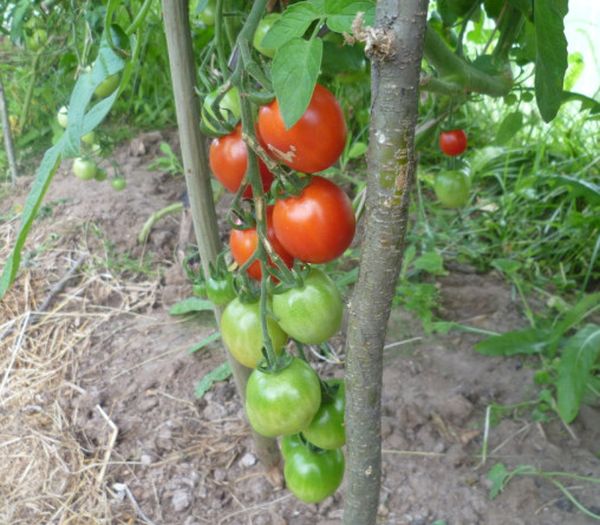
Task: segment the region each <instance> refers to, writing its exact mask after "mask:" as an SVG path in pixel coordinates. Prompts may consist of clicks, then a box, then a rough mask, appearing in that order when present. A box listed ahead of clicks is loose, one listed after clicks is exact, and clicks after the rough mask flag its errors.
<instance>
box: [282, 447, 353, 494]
mask: <svg viewBox="0 0 600 525" xmlns="http://www.w3.org/2000/svg"><path fill="white" fill-rule="evenodd" d="M344 463H345V462H344V454H343V452H342V451H341V450H340V449H336V450H319V449H315V448H313V447H311V446H310V445H309V444H302V445H300V446H296V447H294V448H292V449H290V450H289V453H288V455H287V457H286V458H285V466H284V469H283V475H284V477H285V483H286V485H287V488H288V489H289V490H290V492H292V493H293V494H294V496H296V497H297V498H298V499H299V500H301V501H304V502H306V503H318V502H319V501H323V500H324V499H325V498H327V497H328V496H331V495H332V494H333V493H334V492H335V491H336V490H337V488H338V487H339V486H340V484H341V483H342V479H343V478H344V466H345V465H344Z"/></svg>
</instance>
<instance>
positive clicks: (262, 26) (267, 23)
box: [252, 13, 281, 58]
mask: <svg viewBox="0 0 600 525" xmlns="http://www.w3.org/2000/svg"><path fill="white" fill-rule="evenodd" d="M280 18H281V14H280V13H269V14H268V15H267V16H265V17H264V18H263V19H262V20H261V21H260V22H259V23H258V27H257V28H256V31H255V32H254V38H253V39H252V45H253V46H254V49H256V50H257V51H258V52H259V53H262V54H263V55H265V56H267V57H269V58H273V56H275V51H276V50H275V49H271V48H268V47H264V46H263V45H262V41H263V39H264V38H265V36H266V34H267V33H268V32H269V30H270V29H271V28H272V27H273V24H274V23H275V22H277V20H279V19H280Z"/></svg>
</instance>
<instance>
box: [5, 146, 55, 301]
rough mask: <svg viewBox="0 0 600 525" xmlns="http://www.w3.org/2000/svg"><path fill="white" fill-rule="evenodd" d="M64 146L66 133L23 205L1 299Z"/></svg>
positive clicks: (45, 160)
mask: <svg viewBox="0 0 600 525" xmlns="http://www.w3.org/2000/svg"><path fill="white" fill-rule="evenodd" d="M63 146H64V135H63V138H62V139H61V140H60V141H59V142H58V143H56V145H54V146H53V147H52V148H50V149H49V150H48V151H46V153H45V154H44V158H43V159H42V162H41V163H40V166H39V168H38V170H37V172H36V175H35V180H34V181H33V184H32V186H31V190H30V191H29V195H27V200H26V201H25V206H24V207H23V218H22V220H21V227H20V228H19V233H18V234H17V239H16V242H15V246H14V247H13V250H12V252H11V254H10V256H9V257H8V260H7V261H6V264H5V265H4V269H3V270H2V278H0V299H2V297H4V294H5V293H6V291H7V290H8V288H9V287H10V285H11V284H12V283H13V281H14V280H15V278H16V276H17V271H18V270H19V264H20V263H21V250H22V249H23V245H24V244H25V241H26V240H27V234H28V233H29V230H30V229H31V225H32V224H33V221H34V219H35V217H36V215H37V212H38V210H39V208H40V205H41V204H42V200H43V198H44V195H45V194H46V191H48V186H50V182H51V181H52V178H53V177H54V174H55V173H56V170H57V169H58V166H59V164H60V161H61V158H62V157H61V152H62V149H63Z"/></svg>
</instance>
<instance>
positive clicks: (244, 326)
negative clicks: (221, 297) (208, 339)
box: [221, 298, 288, 368]
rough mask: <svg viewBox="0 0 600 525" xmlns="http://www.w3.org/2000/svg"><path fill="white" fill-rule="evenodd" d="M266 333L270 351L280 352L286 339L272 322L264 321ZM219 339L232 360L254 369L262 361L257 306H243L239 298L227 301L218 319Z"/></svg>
mask: <svg viewBox="0 0 600 525" xmlns="http://www.w3.org/2000/svg"><path fill="white" fill-rule="evenodd" d="M267 331H268V332H269V336H270V337H271V342H272V344H273V349H274V350H275V352H276V353H278V354H279V353H281V351H282V350H283V347H284V345H285V344H286V343H287V340H288V336H287V334H286V333H285V332H284V331H283V330H282V329H281V327H280V326H279V325H278V324H277V322H276V321H275V320H274V319H271V318H268V319H267ZM221 337H222V338H223V342H224V343H225V346H226V347H227V349H228V350H229V352H230V353H231V355H232V356H233V357H234V358H235V360H236V361H238V362H239V363H241V364H243V365H244V366H246V367H248V368H255V367H256V365H257V364H258V363H259V362H260V360H261V359H262V358H263V354H262V348H263V335H262V328H261V323H260V304H259V302H258V301H256V302H254V303H243V302H242V301H240V300H239V298H236V299H234V300H233V301H231V302H230V303H229V304H228V305H227V307H226V308H225V310H224V311H223V315H222V316H221Z"/></svg>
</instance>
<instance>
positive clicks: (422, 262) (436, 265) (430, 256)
mask: <svg viewBox="0 0 600 525" xmlns="http://www.w3.org/2000/svg"><path fill="white" fill-rule="evenodd" d="M414 267H415V268H416V269H417V270H423V271H424V272H427V273H430V274H431V275H448V272H447V271H446V270H445V269H444V258H443V257H442V256H441V255H440V254H439V253H437V252H427V253H424V254H423V255H421V256H420V257H417V258H416V259H415V262H414Z"/></svg>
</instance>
